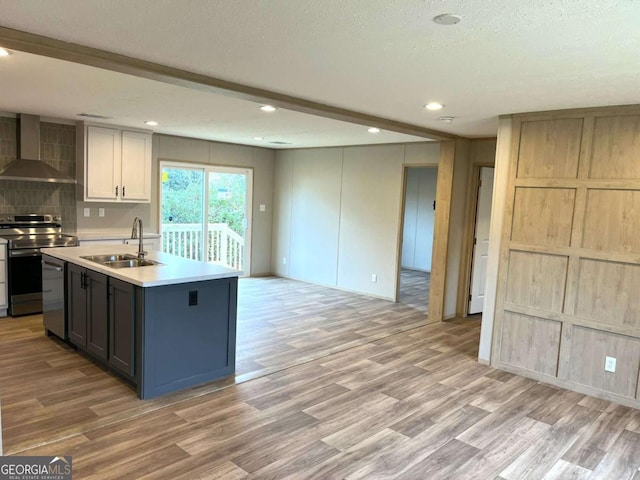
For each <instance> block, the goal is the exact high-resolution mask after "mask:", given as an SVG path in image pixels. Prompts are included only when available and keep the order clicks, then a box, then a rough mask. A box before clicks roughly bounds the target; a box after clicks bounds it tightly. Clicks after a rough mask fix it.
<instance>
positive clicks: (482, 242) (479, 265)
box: [467, 167, 495, 315]
mask: <svg viewBox="0 0 640 480" xmlns="http://www.w3.org/2000/svg"><path fill="white" fill-rule="evenodd" d="M494 171H495V169H494V168H493V167H480V172H479V180H478V195H477V198H476V209H475V210H476V211H475V222H474V229H473V232H474V233H473V249H472V254H471V255H472V257H471V274H470V278H469V303H468V305H467V313H468V314H469V315H473V314H476V313H482V312H483V310H484V301H485V290H486V283H487V257H488V254H489V228H490V224H491V202H492V198H493V175H494Z"/></svg>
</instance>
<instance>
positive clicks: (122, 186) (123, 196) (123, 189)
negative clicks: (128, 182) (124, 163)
mask: <svg viewBox="0 0 640 480" xmlns="http://www.w3.org/2000/svg"><path fill="white" fill-rule="evenodd" d="M122 198H124V185H123V186H122Z"/></svg>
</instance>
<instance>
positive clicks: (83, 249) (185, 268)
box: [44, 245, 242, 287]
mask: <svg viewBox="0 0 640 480" xmlns="http://www.w3.org/2000/svg"><path fill="white" fill-rule="evenodd" d="M137 252H138V249H137V246H134V245H88V246H79V247H58V248H47V249H46V251H45V252H44V253H45V254H47V255H51V256H52V257H55V258H59V259H60V260H65V261H67V262H71V263H75V264H76V265H80V266H82V267H86V268H88V269H90V270H94V271H96V272H100V273H104V274H105V275H109V276H110V277H113V278H117V279H118V280H122V281H124V282H128V283H132V284H133V285H137V286H139V287H157V286H160V285H173V284H176V283H187V282H200V281H203V280H216V279H221V278H230V277H237V276H239V275H240V274H241V273H242V272H238V271H237V270H232V269H230V268H227V267H223V266H220V265H215V264H212V263H205V262H198V261H196V260H188V259H186V258H182V257H177V256H175V255H171V254H168V253H164V252H149V253H148V254H147V255H146V257H145V258H148V259H150V260H155V261H157V262H161V263H163V264H164V265H150V266H146V267H135V268H110V267H107V266H104V265H100V264H99V263H95V262H92V261H90V260H85V259H84V258H80V257H81V256H87V255H106V254H122V253H130V254H132V255H135V254H137Z"/></svg>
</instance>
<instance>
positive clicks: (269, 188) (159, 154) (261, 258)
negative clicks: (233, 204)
mask: <svg viewBox="0 0 640 480" xmlns="http://www.w3.org/2000/svg"><path fill="white" fill-rule="evenodd" d="M160 160H171V161H178V162H180V161H182V162H190V163H201V164H207V165H220V166H231V167H245V168H252V169H253V211H252V221H253V228H252V234H251V235H252V238H251V272H250V273H251V275H265V274H269V273H271V227H272V224H273V184H274V163H275V151H274V150H270V149H266V148H256V147H249V146H246V145H235V144H229V143H218V142H209V141H206V140H196V139H192V138H184V137H173V136H170V135H157V134H156V135H154V144H153V169H152V175H153V181H152V192H151V195H152V199H153V200H152V203H151V207H150V216H151V219H150V224H151V229H152V230H153V229H155V231H159V225H158V220H159V210H158V209H159V203H160V193H159V188H158V182H159V177H158V171H159V170H158V164H159V162H160ZM261 204H262V205H265V207H266V210H265V211H264V212H261V211H260V205H261Z"/></svg>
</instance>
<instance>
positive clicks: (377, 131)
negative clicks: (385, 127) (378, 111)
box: [367, 127, 380, 133]
mask: <svg viewBox="0 0 640 480" xmlns="http://www.w3.org/2000/svg"><path fill="white" fill-rule="evenodd" d="M367 132H369V133H380V129H379V128H376V127H371V128H370V129H368V130H367Z"/></svg>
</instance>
